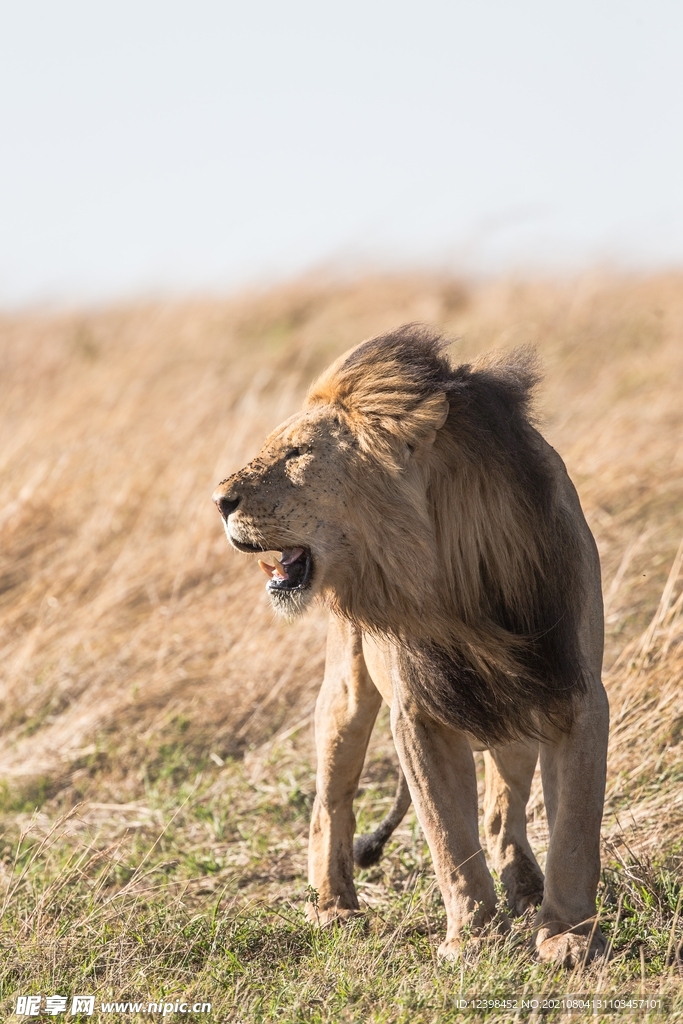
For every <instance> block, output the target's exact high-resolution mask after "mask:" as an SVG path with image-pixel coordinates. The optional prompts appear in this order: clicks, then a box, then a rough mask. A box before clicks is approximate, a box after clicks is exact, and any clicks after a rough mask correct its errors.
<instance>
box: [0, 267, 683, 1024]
mask: <svg viewBox="0 0 683 1024" xmlns="http://www.w3.org/2000/svg"><path fill="white" fill-rule="evenodd" d="M409 320H421V321H427V322H429V323H433V324H437V325H440V326H441V327H442V328H443V329H444V330H445V331H446V332H447V333H448V334H449V336H451V337H452V338H453V347H452V352H453V355H454V357H455V358H457V359H460V360H466V359H468V358H470V357H471V356H473V355H475V354H477V353H479V352H481V351H485V350H490V349H507V348H511V347H514V346H516V345H519V344H521V343H528V342H531V343H532V344H534V345H536V346H537V348H538V351H539V354H540V356H541V358H542V361H543V364H544V366H545V370H546V381H545V384H544V386H543V388H542V391H541V393H540V396H539V404H538V412H539V417H540V421H541V423H542V427H543V430H544V432H545V434H546V436H547V437H548V438H549V440H550V441H551V443H552V444H554V446H555V447H556V448H557V449H558V450H559V451H560V453H561V454H562V455H563V457H564V458H565V461H566V462H567V465H568V468H569V471H570V473H571V475H572V476H573V478H574V480H575V481H576V483H577V486H578V489H579V493H580V496H581V499H582V502H583V505H584V509H585V511H586V514H587V517H588V520H589V523H590V525H591V527H592V529H593V531H594V533H595V535H596V538H597V541H598V544H599V547H600V552H601V557H602V564H603V575H604V593H605V600H606V606H607V608H606V619H607V649H606V660H605V670H606V671H605V678H606V683H607V686H608V690H609V694H610V701H611V707H612V738H611V746H610V761H609V779H608V796H607V806H606V813H605V820H604V827H603V836H604V846H603V863H604V872H603V879H602V882H601V887H600V893H599V898H600V907H601V919H602V926H603V928H604V930H605V931H606V932H607V933H608V934H609V937H610V940H611V942H612V953H613V956H612V959H611V961H610V962H609V963H597V964H595V965H593V966H591V967H589V968H587V969H585V970H584V971H580V970H577V971H574V972H572V973H569V972H567V971H558V970H556V969H554V968H552V967H550V966H547V965H540V964H537V963H536V962H535V961H534V959H533V956H532V955H531V954H530V951H529V948H528V942H529V935H530V922H529V921H528V920H524V919H519V920H517V921H515V922H514V925H513V928H512V931H511V932H510V934H509V935H508V936H507V937H506V939H505V940H500V939H494V938H491V939H490V940H488V941H487V942H485V943H484V944H483V945H482V947H481V948H479V949H478V950H477V951H476V952H474V951H470V952H469V953H468V954H467V955H466V957H465V959H464V960H463V962H462V963H460V964H458V965H456V966H444V965H441V964H438V963H437V962H436V959H435V950H436V945H437V944H438V941H439V937H440V935H441V934H442V932H443V928H444V915H443V909H442V905H441V902H440V897H439V895H438V891H436V890H435V886H434V881H433V875H432V871H431V866H430V861H429V854H428V851H427V849H426V846H425V843H424V841H423V838H422V835H421V833H420V830H419V827H418V826H417V825H416V823H415V820H414V817H413V815H412V811H411V812H410V813H409V815H408V817H407V818H406V820H405V821H404V823H403V825H402V826H401V828H400V829H399V830H398V831H397V833H396V834H395V837H394V840H393V841H392V843H391V844H390V847H389V849H388V853H387V856H386V858H385V859H384V861H383V862H382V864H381V865H379V866H378V867H377V868H373V869H372V870H370V871H365V872H361V873H360V874H359V877H358V887H359V893H360V897H361V901H362V903H363V905H364V907H365V908H366V910H367V914H366V918H365V920H364V922H362V923H357V924H354V925H353V927H350V928H348V929H346V930H332V931H329V932H328V931H326V932H322V933H318V932H316V931H314V930H312V929H311V928H310V927H309V926H308V925H307V924H306V923H305V919H304V908H305V904H306V901H307V900H310V899H314V895H313V894H311V893H310V892H307V890H306V878H305V859H306V833H307V822H308V815H309V811H310V807H311V801H312V796H313V785H314V782H313V774H314V753H313V747H312V725H311V713H312V707H313V701H314V699H315V693H316V688H317V685H318V683H319V680H320V678H321V673H322V665H323V646H324V637H325V631H326V622H325V615H324V614H323V613H322V612H321V611H314V612H313V613H311V614H310V615H309V616H308V617H307V618H306V619H305V620H304V621H301V622H298V623H296V624H294V625H286V624H284V623H282V622H275V621H274V620H273V617H272V614H271V612H270V609H269V606H268V604H267V601H266V597H265V593H264V589H263V576H262V574H261V573H260V572H259V570H258V569H257V568H256V566H255V564H254V562H253V561H252V560H251V559H249V558H247V557H246V556H239V555H237V554H235V553H234V552H231V551H230V550H229V549H228V546H227V543H226V541H225V537H224V534H223V531H222V528H221V525H220V521H219V518H218V515H217V513H216V511H215V509H214V508H213V506H212V503H211V501H210V495H211V492H212V490H213V487H214V486H215V484H216V483H217V481H218V480H220V479H221V478H223V477H225V476H227V475H228V474H229V473H230V472H232V471H233V470H234V469H236V468H238V467H239V466H241V465H242V464H244V462H246V461H247V459H248V458H249V457H250V456H251V455H252V454H254V453H255V451H256V450H257V449H258V447H259V445H260V442H261V440H262V438H263V437H264V436H265V434H266V433H267V432H268V431H269V430H270V429H271V428H272V427H273V426H275V425H276V424H277V423H278V422H279V421H280V420H281V419H283V418H284V417H285V416H287V415H289V414H290V413H291V412H293V411H295V409H296V408H297V407H298V405H299V403H300V401H301V398H302V395H303V393H304V391H305V388H306V386H307V384H308V383H309V381H310V379H311V378H312V377H313V375H314V374H315V373H317V372H318V371H319V370H320V369H322V367H323V366H325V365H326V364H327V363H328V362H329V361H330V359H331V358H332V357H333V356H335V355H336V354H338V353H339V352H340V351H343V350H344V349H345V348H346V347H348V346H350V345H351V344H354V343H355V342H357V341H359V340H361V339H362V338H363V337H367V336H369V335H371V334H374V333H377V332H379V331H381V330H383V329H387V328H390V327H393V326H396V325H398V324H399V323H402V322H405V321H409ZM0 467H1V473H0V537H1V543H0V649H1V650H2V657H1V659H0V666H1V668H0V687H1V690H2V704H1V710H0V728H1V729H2V746H1V747H0V823H1V837H2V838H1V842H2V849H1V858H0V899H1V900H2V901H3V902H2V923H1V927H0V944H1V955H0V1017H1V1018H2V1019H3V1020H12V1019H20V1018H15V1016H14V1014H13V1012H12V1008H13V1007H14V1006H15V1003H16V999H17V997H18V996H21V995H36V994H42V995H43V996H51V995H57V994H59V995H62V996H68V997H69V1002H70V999H71V996H72V995H75V994H85V995H88V994H91V995H94V996H95V997H96V1007H97V1006H99V1005H100V1004H101V1003H102V1002H106V1001H114V1000H116V1001H119V1002H127V1001H133V1002H136V1001H139V1002H144V1003H145V1005H146V1004H147V1001H148V1000H149V1001H154V1002H157V1001H160V1002H161V1003H162V1004H163V1003H168V1004H169V1005H170V1004H173V1006H175V1003H176V1001H181V1002H182V1001H186V1002H188V1003H190V1004H194V1003H195V1002H209V1003H211V1006H212V1009H211V1014H210V1015H207V1014H206V1013H199V1012H197V1013H188V1014H181V1013H180V1012H178V1013H171V1012H170V1011H168V1016H170V1018H171V1019H175V1020H213V1021H233V1022H239V1021H242V1022H245V1024H246V1022H252V1021H254V1022H257V1021H258V1022H261V1021H263V1022H265V1021H283V1022H294V1021H297V1022H299V1021H300V1022H304V1021H306V1022H307V1021H311V1022H323V1021H332V1022H336V1021H340V1022H347V1021H348V1022H352V1021H353V1022H356V1021H358V1022H361V1021H362V1022H365V1021H368V1022H373V1024H374V1022H376V1024H380V1022H394V1021H396V1022H398V1021H401V1022H403V1021H405V1022H408V1021H410V1022H413V1021H415V1022H420V1024H422V1022H425V1024H427V1022H432V1021H439V1022H447V1021H455V1020H461V1019H470V1018H471V1019H472V1020H478V1019H483V1018H486V1019H487V1020H492V1021H497V1020H499V1021H507V1020H515V1019H526V1018H533V1019H540V1015H541V1011H540V1009H534V1008H533V1005H532V1006H531V1007H529V1006H524V1007H522V1005H521V1004H522V1000H527V1001H529V1000H531V1001H533V1000H534V999H537V1000H543V999H552V998H559V997H563V996H569V995H572V994H573V995H574V996H576V997H577V998H579V997H581V996H582V995H589V994H591V995H593V996H595V995H597V996H600V997H602V998H607V999H609V998H616V999H619V998H622V999H623V998H627V997H633V998H635V999H640V1000H642V999H644V998H651V999H655V1000H656V999H661V1000H662V1001H663V1002H664V1003H665V1006H666V1009H665V1010H664V1011H662V1010H659V1009H657V1010H652V1011H649V1010H642V1009H641V1010H638V1011H637V1012H636V1016H635V1018H634V1019H638V1020H648V1019H652V1020H663V1019H665V1018H667V1019H681V1020H683V949H682V943H683V927H682V921H683V905H682V902H681V892H682V882H683V878H682V868H683V566H682V561H683V545H682V544H681V540H682V538H683V275H676V274H671V275H668V276H660V277H656V278H650V279H642V278H625V277H621V278H618V277H611V276H600V275H591V276H586V277H583V278H581V279H578V280H575V281H572V282H566V283H560V284H552V283H548V282H536V283H534V282H530V283H529V282H527V283H524V282H511V281H504V282H494V283H489V284H480V285H472V286H467V285H464V284H462V283H460V282H458V281H454V280H450V279H447V278H441V277H435V276H407V277H400V278H379V277H374V278H368V279H363V280H359V281H351V282H346V283H342V284H330V283H328V282H321V281H315V280H309V281H302V282H300V283H298V284H294V285H290V286H288V287H283V288H280V289H277V290H274V291H270V292H267V293H264V294H256V293H254V294H252V295H244V296H241V297H238V298H236V299H234V300H231V301H227V300H226V301H218V300H208V299H207V300H196V301H187V302H183V303H178V304H171V303H166V304H153V303H149V304H139V305H137V306H127V307H121V308H111V309H103V310H97V311H79V312H73V313H41V312H35V313H22V314H17V315H10V314H5V315H2V316H0ZM394 764H395V754H394V751H393V746H392V743H391V738H390V733H389V729H388V721H387V716H386V714H384V713H383V714H382V715H381V716H380V721H379V723H378V727H377V729H376V731H375V735H374V737H373V741H372V745H371V750H370V753H369V757H368V762H367V765H366V771H365V774H364V777H363V779H362V784H361V792H360V794H359V798H358V801H357V806H358V811H357V813H358V819H359V829H361V830H362V829H364V828H367V827H369V826H371V825H372V824H373V823H375V822H376V821H377V820H378V819H379V817H380V816H381V815H382V813H383V812H384V811H385V810H386V808H387V806H388V804H389V803H390V800H391V797H392V791H393V787H394V779H395V769H394ZM480 767H481V766H480ZM529 821H530V824H529V830H530V835H531V838H532V844H533V845H534V847H535V849H536V850H537V852H538V855H539V858H540V859H541V863H542V860H543V854H544V850H545V845H546V842H547V829H546V822H545V818H544V813H543V807H542V800H541V793H540V782H539V781H538V780H537V782H536V784H535V786H534V790H533V792H532V799H531V802H530V806H529ZM466 999H470V1000H475V1001H477V1000H478V1001H479V1003H477V1002H475V1005H474V1006H471V1005H470V1006H469V1007H468V1008H467V1009H465V1008H464V1006H463V1007H461V1006H460V1005H459V1004H458V1001H459V1000H466ZM506 999H507V1000H513V1001H514V1000H516V1001H517V1006H516V1007H511V1006H505V1005H502V1006H501V1005H498V1006H496V1005H492V1006H489V1005H486V1004H485V1001H486V1000H489V1001H493V1003H494V1004H495V1001H496V1000H498V1001H499V1003H500V1000H506ZM621 1012H622V1011H619V1012H617V1013H616V1016H617V1017H618V1016H619V1015H620V1013H621ZM161 1015H162V1014H161V1013H160V1014H159V1016H161ZM582 1015H585V1014H579V1016H582ZM131 1016H132V1015H131V1013H130V1011H128V1012H124V1011H123V1010H121V1011H115V1010H113V1011H112V1012H109V1013H103V1012H102V1011H100V1010H97V1009H96V1011H95V1015H94V1017H95V1019H102V1020H111V1021H115V1020H130V1019H131ZM147 1016H152V1014H151V1013H150V1014H147ZM561 1016H562V1012H561V1011H560V1010H559V1009H556V1010H553V1009H550V1010H549V1011H548V1012H547V1013H545V1012H544V1013H543V1017H544V1019H546V1017H547V1019H559V1018H560V1017H561ZM56 1019H60V1018H59V1017H57V1018H56ZM62 1019H73V1020H76V1019H82V1020H88V1019H93V1018H92V1017H87V1016H85V1015H81V1017H80V1018H79V1017H77V1016H73V1017H69V1015H68V1014H67V1015H66V1016H63V1017H62ZM141 1019H145V1018H144V1017H142V1018H141ZM592 1019H605V1020H607V1019H609V1020H614V1019H615V1013H614V1012H604V1013H603V1012H602V1011H598V1012H597V1014H596V1015H594V1016H593V1017H592Z"/></svg>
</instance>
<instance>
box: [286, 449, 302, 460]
mask: <svg viewBox="0 0 683 1024" xmlns="http://www.w3.org/2000/svg"><path fill="white" fill-rule="evenodd" d="M303 453H304V450H303V448H290V449H289V451H288V452H287V454H286V455H285V460H287V459H295V458H296V457H297V455H303Z"/></svg>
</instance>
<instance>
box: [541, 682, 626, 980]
mask: <svg viewBox="0 0 683 1024" xmlns="http://www.w3.org/2000/svg"><path fill="white" fill-rule="evenodd" d="M608 729H609V708H608V704H607V695H606V694H605V691H604V689H603V686H602V683H601V682H600V679H599V678H598V679H597V680H594V681H592V683H591V684H590V690H589V693H588V694H587V695H586V696H585V697H584V698H583V699H582V701H581V702H580V704H579V706H578V707H577V711H576V716H575V719H574V722H573V725H572V727H571V729H570V731H569V732H566V733H558V735H557V736H556V737H555V738H554V739H553V740H552V741H548V742H545V743H542V744H541V775H542V779H543V792H544V796H545V804H546V810H547V812H548V824H549V828H550V844H549V847H548V858H547V861H546V869H545V894H544V897H543V902H542V904H541V909H540V910H539V912H538V917H537V918H536V929H537V932H536V947H537V951H538V955H539V957H540V958H541V959H542V960H559V961H563V962H564V963H565V964H566V965H567V966H573V965H575V964H577V963H581V962H582V961H583V960H584V959H585V960H591V959H592V958H593V957H594V956H597V955H600V954H601V953H602V952H604V950H605V946H606V941H605V938H604V936H603V934H602V932H601V931H600V928H599V926H598V923H597V921H596V905H595V901H596V893H597V888H598V881H599V879H600V824H601V821H602V809H603V800H604V793H605V777H606V763H607V734H608Z"/></svg>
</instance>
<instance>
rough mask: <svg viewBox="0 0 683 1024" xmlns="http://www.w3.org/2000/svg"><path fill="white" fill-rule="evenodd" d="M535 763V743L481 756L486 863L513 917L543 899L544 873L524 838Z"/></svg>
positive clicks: (514, 746)
mask: <svg viewBox="0 0 683 1024" xmlns="http://www.w3.org/2000/svg"><path fill="white" fill-rule="evenodd" d="M537 760H538V742H534V741H532V740H529V741H525V740H520V741H518V742H516V743H509V744H506V745H505V746H503V747H498V748H494V749H492V750H487V751H486V752H485V753H484V762H485V765H486V792H485V796H484V830H485V833H486V844H487V847H488V853H489V858H490V860H491V863H492V865H493V867H494V868H495V870H496V872H497V874H498V877H499V878H500V880H501V882H502V883H503V886H504V888H505V892H506V895H507V900H508V905H509V907H510V910H511V911H512V913H514V914H519V915H521V914H524V913H525V912H526V911H527V910H530V909H533V908H534V907H536V906H538V904H539V903H540V902H541V900H542V899H543V873H542V871H541V869H540V867H539V866H538V863H537V861H536V858H535V857H534V854H533V852H532V849H531V847H530V845H529V840H528V839H527V834H526V805H527V802H528V800H529V793H530V792H531V782H532V779H533V775H534V769H535V767H536V761H537Z"/></svg>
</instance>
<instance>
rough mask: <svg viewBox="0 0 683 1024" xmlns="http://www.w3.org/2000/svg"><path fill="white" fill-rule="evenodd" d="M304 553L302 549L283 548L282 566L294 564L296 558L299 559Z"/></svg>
mask: <svg viewBox="0 0 683 1024" xmlns="http://www.w3.org/2000/svg"><path fill="white" fill-rule="evenodd" d="M303 553H304V549H303V548H285V549H284V550H283V552H282V561H281V564H282V565H291V564H292V562H296V560H297V558H301V556H302V555H303Z"/></svg>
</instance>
